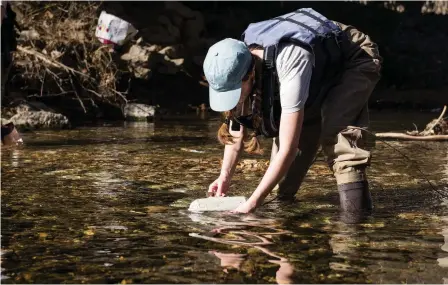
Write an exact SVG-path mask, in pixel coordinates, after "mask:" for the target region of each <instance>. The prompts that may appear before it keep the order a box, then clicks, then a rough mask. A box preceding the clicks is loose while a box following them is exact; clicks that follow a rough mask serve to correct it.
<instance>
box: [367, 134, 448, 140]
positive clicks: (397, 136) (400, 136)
mask: <svg viewBox="0 0 448 285" xmlns="http://www.w3.org/2000/svg"><path fill="white" fill-rule="evenodd" d="M375 135H376V136H377V137H379V138H388V139H402V140H414V141H446V140H448V135H429V136H413V135H408V134H403V133H377V134H375Z"/></svg>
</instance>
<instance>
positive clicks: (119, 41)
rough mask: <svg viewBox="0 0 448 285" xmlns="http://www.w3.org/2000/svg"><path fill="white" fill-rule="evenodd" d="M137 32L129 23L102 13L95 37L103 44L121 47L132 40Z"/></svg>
mask: <svg viewBox="0 0 448 285" xmlns="http://www.w3.org/2000/svg"><path fill="white" fill-rule="evenodd" d="M137 33H138V30H136V29H135V28H134V26H132V24H131V23H128V22H126V21H125V20H123V19H120V18H118V17H116V16H114V15H112V14H108V13H106V12H105V11H102V12H101V14H100V17H99V19H98V25H97V26H96V30H95V36H96V37H97V38H98V39H99V40H100V42H102V43H103V44H116V45H119V46H121V45H123V44H125V43H126V42H127V41H128V40H130V39H131V38H133V37H134V36H135V35H136V34H137Z"/></svg>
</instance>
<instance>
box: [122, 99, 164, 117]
mask: <svg viewBox="0 0 448 285" xmlns="http://www.w3.org/2000/svg"><path fill="white" fill-rule="evenodd" d="M155 112H156V108H155V107H154V106H150V105H146V104H136V103H130V104H127V105H126V106H125V107H124V117H125V118H126V120H129V121H146V120H147V119H150V118H153V117H154V115H155Z"/></svg>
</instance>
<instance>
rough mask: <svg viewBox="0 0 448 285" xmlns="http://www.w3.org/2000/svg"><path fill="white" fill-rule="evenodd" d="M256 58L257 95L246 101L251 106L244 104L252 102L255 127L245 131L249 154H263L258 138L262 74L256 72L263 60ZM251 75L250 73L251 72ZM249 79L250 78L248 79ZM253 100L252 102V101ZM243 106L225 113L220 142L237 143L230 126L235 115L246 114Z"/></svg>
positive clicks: (244, 139)
mask: <svg viewBox="0 0 448 285" xmlns="http://www.w3.org/2000/svg"><path fill="white" fill-rule="evenodd" d="M258 48H259V47H249V49H250V50H253V49H258ZM253 58H254V66H253V69H254V70H253V71H254V74H255V89H254V90H255V92H254V93H255V94H252V95H251V96H248V97H247V99H246V101H247V103H249V104H244V105H246V106H250V102H252V106H251V107H252V120H253V121H252V123H253V126H254V130H251V132H250V133H249V132H248V130H247V129H246V128H245V129H244V137H243V144H244V151H246V152H247V153H249V154H263V149H262V147H261V144H260V141H259V140H258V138H257V135H258V133H257V130H258V128H259V127H260V126H261V122H262V119H261V116H260V110H261V72H255V71H256V70H258V71H259V70H261V63H262V62H261V60H260V59H259V58H257V57H256V56H253ZM249 73H250V72H249ZM247 78H248V77H247ZM245 80H247V79H246V78H245ZM251 99H252V100H251ZM242 108H243V107H242V104H241V103H238V105H237V107H236V108H235V111H227V112H224V113H223V116H224V118H225V120H226V122H225V123H223V124H222V125H221V127H220V128H219V130H218V135H217V138H218V141H219V142H220V143H221V144H223V145H226V144H234V143H235V141H234V140H233V139H234V138H233V136H232V135H231V134H230V132H229V125H230V120H231V119H232V118H233V116H234V115H233V114H234V113H235V114H241V113H242V112H244V110H242Z"/></svg>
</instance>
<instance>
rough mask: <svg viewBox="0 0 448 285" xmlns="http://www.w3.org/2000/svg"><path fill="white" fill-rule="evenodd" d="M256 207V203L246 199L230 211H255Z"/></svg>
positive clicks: (245, 212) (242, 212)
mask: <svg viewBox="0 0 448 285" xmlns="http://www.w3.org/2000/svg"><path fill="white" fill-rule="evenodd" d="M256 208H257V205H256V204H255V203H252V202H251V201H250V200H247V201H246V202H244V203H243V204H241V205H239V206H238V208H236V209H235V210H233V211H231V212H232V213H234V214H235V213H241V214H247V213H251V212H253V211H255V209H256Z"/></svg>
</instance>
